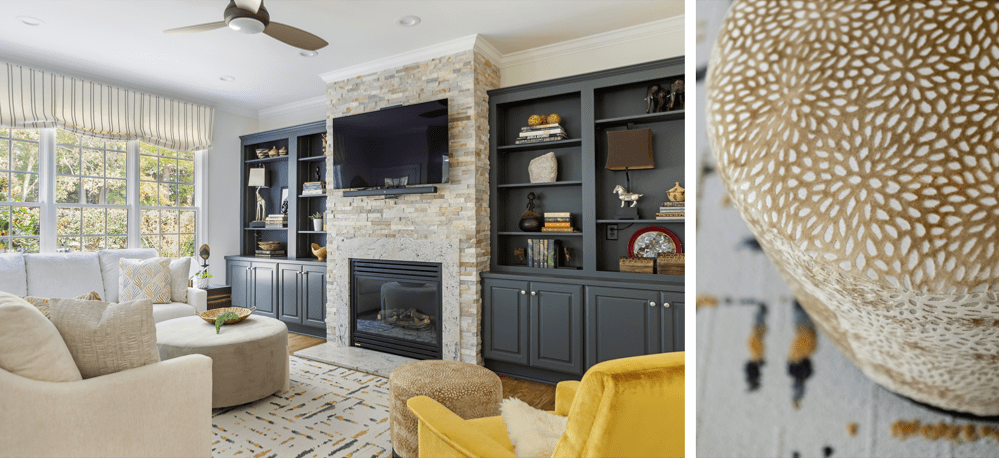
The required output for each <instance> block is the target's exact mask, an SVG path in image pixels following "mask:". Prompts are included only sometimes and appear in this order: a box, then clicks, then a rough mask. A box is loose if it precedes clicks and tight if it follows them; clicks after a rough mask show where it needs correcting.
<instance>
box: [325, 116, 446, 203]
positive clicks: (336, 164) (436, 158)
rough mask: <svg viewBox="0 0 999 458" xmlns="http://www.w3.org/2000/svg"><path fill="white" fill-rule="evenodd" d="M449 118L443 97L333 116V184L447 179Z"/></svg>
mask: <svg viewBox="0 0 999 458" xmlns="http://www.w3.org/2000/svg"><path fill="white" fill-rule="evenodd" d="M447 122H448V110H447V99H441V100H435V101H432V102H424V103H418V104H415V105H405V106H398V107H391V108H384V109H381V110H379V111H372V112H369V113H361V114H356V115H350V116H343V117H339V118H335V119H333V121H332V127H331V130H330V135H331V136H332V138H330V139H329V143H330V148H331V149H332V152H333V171H332V173H329V174H328V176H330V177H332V185H333V188H334V189H352V188H382V187H394V186H413V185H427V184H437V183H447V182H448V181H450V180H449V176H448V135H447ZM328 185H329V184H328Z"/></svg>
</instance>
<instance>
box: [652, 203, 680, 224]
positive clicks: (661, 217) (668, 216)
mask: <svg viewBox="0 0 999 458" xmlns="http://www.w3.org/2000/svg"><path fill="white" fill-rule="evenodd" d="M683 208H684V207H683V202H663V206H662V207H659V213H656V220H658V221H683V217H684V212H683Z"/></svg>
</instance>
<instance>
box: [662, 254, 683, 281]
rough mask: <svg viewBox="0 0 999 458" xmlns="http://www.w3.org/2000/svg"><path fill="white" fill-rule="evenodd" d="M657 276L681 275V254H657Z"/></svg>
mask: <svg viewBox="0 0 999 458" xmlns="http://www.w3.org/2000/svg"><path fill="white" fill-rule="evenodd" d="M657 264H658V269H657V270H658V272H659V275H681V276H682V275H683V274H684V269H683V267H684V254H683V253H659V258H658V259H657Z"/></svg>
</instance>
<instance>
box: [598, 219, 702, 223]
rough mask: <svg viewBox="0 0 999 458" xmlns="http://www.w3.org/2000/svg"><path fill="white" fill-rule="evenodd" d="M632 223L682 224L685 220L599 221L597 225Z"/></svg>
mask: <svg viewBox="0 0 999 458" xmlns="http://www.w3.org/2000/svg"><path fill="white" fill-rule="evenodd" d="M632 223H642V224H645V223H680V224H683V220H682V219H681V220H662V219H598V220H597V224H632Z"/></svg>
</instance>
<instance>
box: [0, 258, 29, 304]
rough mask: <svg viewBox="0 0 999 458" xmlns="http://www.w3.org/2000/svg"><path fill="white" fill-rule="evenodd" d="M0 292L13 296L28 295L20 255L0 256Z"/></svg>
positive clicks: (26, 280)
mask: <svg viewBox="0 0 999 458" xmlns="http://www.w3.org/2000/svg"><path fill="white" fill-rule="evenodd" d="M0 291H3V292H5V293H11V294H13V295H15V296H24V295H27V294H28V279H27V277H26V276H25V274H24V256H22V255H21V253H6V254H0Z"/></svg>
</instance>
